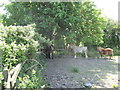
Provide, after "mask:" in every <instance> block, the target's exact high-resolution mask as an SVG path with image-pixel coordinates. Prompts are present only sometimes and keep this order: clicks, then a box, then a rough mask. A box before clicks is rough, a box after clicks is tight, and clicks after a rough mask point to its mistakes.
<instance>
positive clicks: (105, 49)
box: [97, 47, 113, 59]
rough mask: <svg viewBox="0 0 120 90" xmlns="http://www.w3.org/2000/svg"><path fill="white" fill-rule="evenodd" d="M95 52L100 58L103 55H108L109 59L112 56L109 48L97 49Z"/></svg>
mask: <svg viewBox="0 0 120 90" xmlns="http://www.w3.org/2000/svg"><path fill="white" fill-rule="evenodd" d="M97 51H98V52H99V53H100V54H101V57H102V56H103V55H109V56H110V59H111V57H112V56H113V49H111V48H102V47H97Z"/></svg>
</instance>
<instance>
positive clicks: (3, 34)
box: [0, 24, 50, 88]
mask: <svg viewBox="0 0 120 90" xmlns="http://www.w3.org/2000/svg"><path fill="white" fill-rule="evenodd" d="M34 27H35V25H34V24H33V25H28V26H9V27H7V26H5V27H4V26H3V25H0V50H2V55H1V57H2V65H3V68H2V69H5V68H7V69H9V70H11V69H12V68H13V67H15V66H16V65H17V64H19V63H22V62H24V61H26V60H29V59H35V60H37V63H40V64H39V65H43V64H44V63H43V59H44V58H40V57H41V56H42V55H41V54H39V55H38V54H36V52H38V51H39V52H41V51H40V49H42V47H43V44H42V43H48V44H50V42H49V40H46V39H45V38H44V37H42V36H41V35H40V34H38V33H36V32H35V31H34ZM34 64H36V62H35V61H31V62H26V63H25V65H24V66H23V67H22V70H21V72H20V77H19V78H22V79H23V80H24V78H27V79H28V77H31V78H29V79H28V81H27V79H25V80H26V82H27V83H26V87H25V86H24V85H22V86H23V87H25V88H27V87H30V88H32V87H33V88H34V87H37V85H38V84H37V85H36V84H35V83H37V82H38V81H39V82H41V84H40V85H42V83H43V81H42V76H41V75H40V77H37V76H34V73H33V72H29V73H28V74H25V73H26V72H24V71H25V70H27V69H28V68H29V67H30V66H33V65H34ZM29 70H31V69H29ZM29 70H28V71H29ZM35 70H37V71H41V70H42V69H41V66H36V69H35ZM2 71H3V70H2ZM28 71H27V72H28ZM39 73H40V72H39ZM33 76H34V77H33ZM39 79H40V80H39ZM28 83H30V85H31V86H27V84H28ZM19 84H20V87H21V83H19ZM22 84H24V83H22ZM34 85H36V86H34ZM40 85H39V87H40ZM18 86H19V85H18Z"/></svg>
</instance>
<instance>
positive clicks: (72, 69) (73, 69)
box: [71, 67, 79, 73]
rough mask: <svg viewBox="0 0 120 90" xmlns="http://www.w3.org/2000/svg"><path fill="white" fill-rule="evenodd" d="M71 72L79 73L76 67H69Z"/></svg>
mask: <svg viewBox="0 0 120 90" xmlns="http://www.w3.org/2000/svg"><path fill="white" fill-rule="evenodd" d="M71 72H72V73H79V69H78V68H77V67H73V68H71Z"/></svg>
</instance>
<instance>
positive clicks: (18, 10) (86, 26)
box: [3, 1, 106, 45]
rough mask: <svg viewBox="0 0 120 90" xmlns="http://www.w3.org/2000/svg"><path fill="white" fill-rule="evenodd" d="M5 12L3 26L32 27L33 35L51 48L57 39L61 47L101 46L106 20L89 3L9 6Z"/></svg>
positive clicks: (19, 4) (44, 3)
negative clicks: (34, 25)
mask: <svg viewBox="0 0 120 90" xmlns="http://www.w3.org/2000/svg"><path fill="white" fill-rule="evenodd" d="M6 10H7V11H8V13H7V14H6V16H5V17H4V19H3V23H4V25H8V26H9V25H23V26H24V25H26V24H30V23H35V24H36V29H35V31H37V32H38V33H40V34H42V36H45V37H46V38H47V39H50V40H53V41H54V44H56V41H58V40H61V38H64V39H62V42H64V44H65V45H67V44H68V43H76V44H79V43H80V42H82V43H85V44H94V45H96V44H97V45H98V44H99V43H103V38H102V37H103V35H104V33H103V29H104V28H105V25H106V20H105V19H104V18H103V17H102V16H101V11H100V10H98V9H96V6H95V5H94V3H93V2H85V1H83V2H77V3H76V2H40V3H37V2H12V3H11V4H9V5H6ZM15 17H19V18H15ZM59 45H62V43H61V44H59Z"/></svg>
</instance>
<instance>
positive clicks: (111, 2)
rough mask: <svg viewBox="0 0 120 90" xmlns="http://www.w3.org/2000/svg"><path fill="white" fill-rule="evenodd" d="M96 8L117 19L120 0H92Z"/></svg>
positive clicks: (1, 0) (4, 0)
mask: <svg viewBox="0 0 120 90" xmlns="http://www.w3.org/2000/svg"><path fill="white" fill-rule="evenodd" d="M92 1H94V3H95V5H96V6H97V8H98V9H101V10H102V11H103V15H105V16H107V17H109V18H112V19H113V20H118V2H119V1H120V0H92ZM1 3H8V0H0V4H1ZM0 13H5V11H4V10H3V8H1V7H0Z"/></svg>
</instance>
